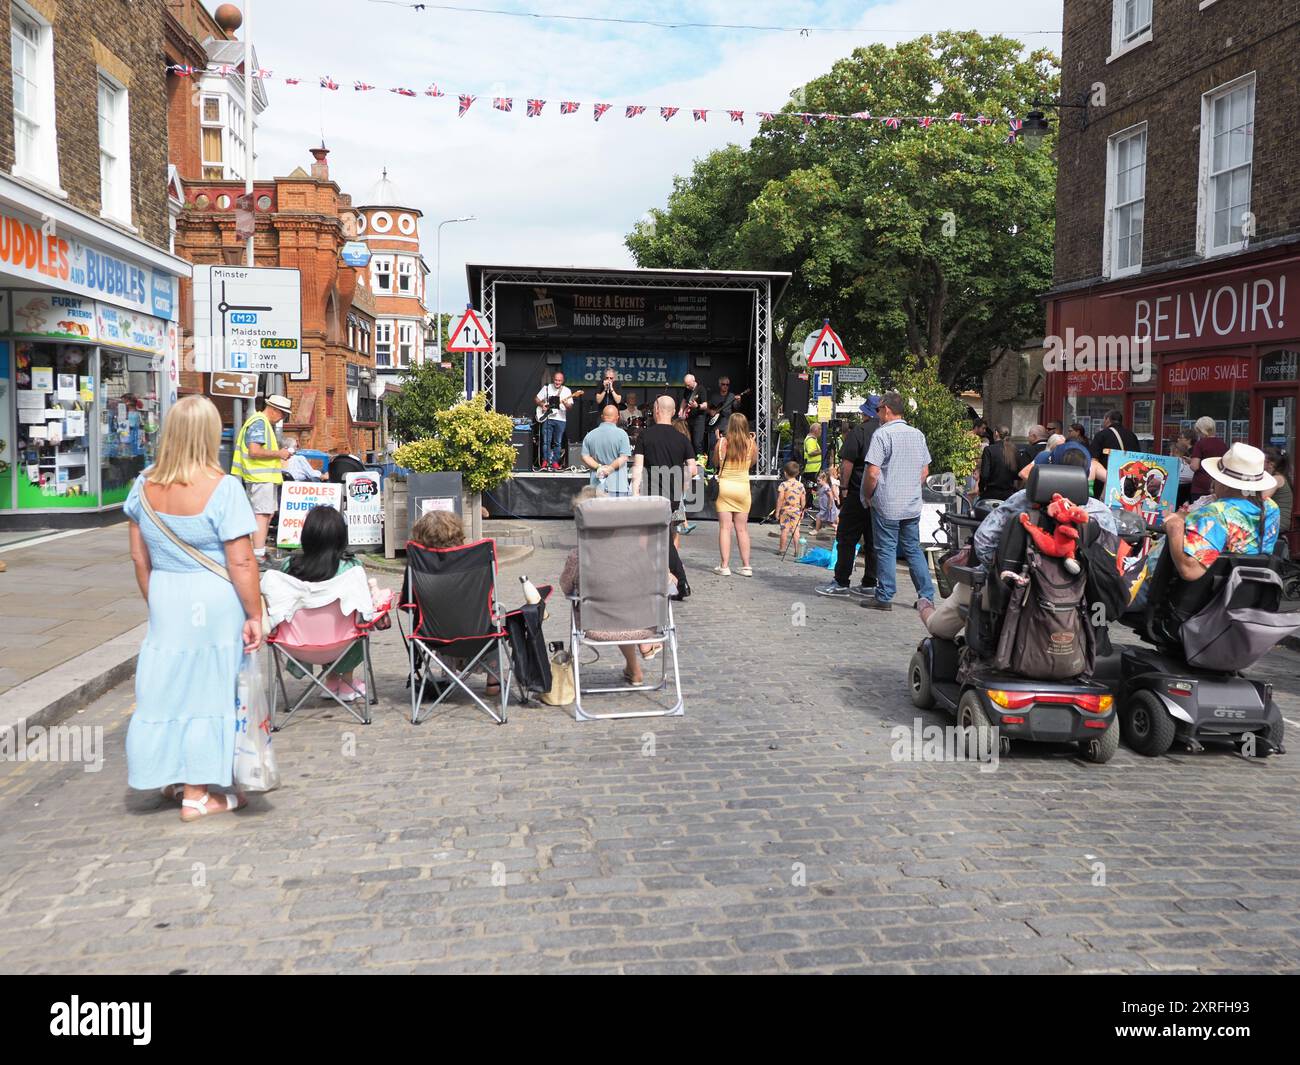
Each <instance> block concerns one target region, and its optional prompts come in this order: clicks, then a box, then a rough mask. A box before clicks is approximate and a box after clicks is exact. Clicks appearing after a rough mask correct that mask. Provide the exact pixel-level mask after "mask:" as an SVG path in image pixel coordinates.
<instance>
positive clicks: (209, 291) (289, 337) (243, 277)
mask: <svg viewBox="0 0 1300 1065" xmlns="http://www.w3.org/2000/svg"><path fill="white" fill-rule="evenodd" d="M194 357H195V366H194V368H195V369H196V370H201V371H207V372H209V373H210V372H212V371H214V370H237V371H240V372H243V373H298V372H299V371H301V369H302V284H301V279H300V277H299V274H298V271H297V270H295V269H290V268H281V267H267V266H258V267H253V266H207V265H202V266H195V267H194Z"/></svg>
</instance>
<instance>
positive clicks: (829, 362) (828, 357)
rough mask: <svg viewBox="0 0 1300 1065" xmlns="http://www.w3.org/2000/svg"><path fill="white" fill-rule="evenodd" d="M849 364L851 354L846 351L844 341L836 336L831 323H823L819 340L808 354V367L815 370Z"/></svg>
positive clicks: (818, 336) (818, 335)
mask: <svg viewBox="0 0 1300 1065" xmlns="http://www.w3.org/2000/svg"><path fill="white" fill-rule="evenodd" d="M848 364H849V353H848V352H847V351H845V350H844V341H842V340H841V339H840V338H839V336H838V335H836V332H835V330H834V329H832V328H831V323H830V322H829V321H828V322H823V323H822V328H821V332H820V333H818V334H817V339H816V340H815V341H814V342H813V346H812V349H811V351H809V353H808V365H809V366H811V367H812V368H813V369H821V368H823V367H826V366H847V365H848Z"/></svg>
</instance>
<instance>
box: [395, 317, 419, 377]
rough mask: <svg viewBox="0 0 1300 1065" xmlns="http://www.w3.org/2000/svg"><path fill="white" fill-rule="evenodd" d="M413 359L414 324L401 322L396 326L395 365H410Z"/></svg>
mask: <svg viewBox="0 0 1300 1065" xmlns="http://www.w3.org/2000/svg"><path fill="white" fill-rule="evenodd" d="M414 361H415V325H414V323H412V322H402V323H401V324H400V325H399V326H398V327H397V365H398V366H401V367H407V366H410V365H411V364H412V363H414Z"/></svg>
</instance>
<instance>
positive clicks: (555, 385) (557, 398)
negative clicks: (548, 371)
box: [535, 370, 581, 472]
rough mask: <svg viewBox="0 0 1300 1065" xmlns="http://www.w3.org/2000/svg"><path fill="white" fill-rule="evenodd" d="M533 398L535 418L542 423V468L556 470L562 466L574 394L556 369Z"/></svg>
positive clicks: (562, 375)
mask: <svg viewBox="0 0 1300 1065" xmlns="http://www.w3.org/2000/svg"><path fill="white" fill-rule="evenodd" d="M578 394H579V395H581V393H578ZM535 398H536V400H537V420H538V421H539V422H541V424H542V469H544V470H555V471H557V472H558V471H559V470H562V469H563V468H564V467H563V466H561V465H560V455H561V452H562V451H563V447H564V430H565V428H566V427H567V425H568V421H569V408H570V407H572V406H573V400H574V394H573V393H572V392H571V391H570V390H569V389H568V388H566V387H565V384H564V374H563V373H561V372H560V371H559V370H556V371H555V373H554V374H552V375H551V383H550V384H549V385H544V386H543V387H542V390H541V391H540V392H538V393H537V396H536V397H535Z"/></svg>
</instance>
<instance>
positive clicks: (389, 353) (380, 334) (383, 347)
mask: <svg viewBox="0 0 1300 1065" xmlns="http://www.w3.org/2000/svg"><path fill="white" fill-rule="evenodd" d="M375 365H376V366H379V367H391V366H392V365H393V323H392V322H376V323H375Z"/></svg>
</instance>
